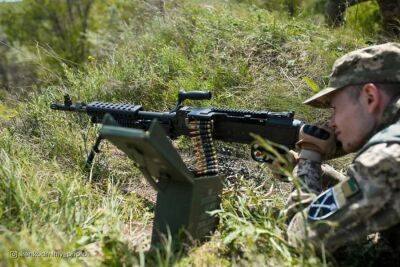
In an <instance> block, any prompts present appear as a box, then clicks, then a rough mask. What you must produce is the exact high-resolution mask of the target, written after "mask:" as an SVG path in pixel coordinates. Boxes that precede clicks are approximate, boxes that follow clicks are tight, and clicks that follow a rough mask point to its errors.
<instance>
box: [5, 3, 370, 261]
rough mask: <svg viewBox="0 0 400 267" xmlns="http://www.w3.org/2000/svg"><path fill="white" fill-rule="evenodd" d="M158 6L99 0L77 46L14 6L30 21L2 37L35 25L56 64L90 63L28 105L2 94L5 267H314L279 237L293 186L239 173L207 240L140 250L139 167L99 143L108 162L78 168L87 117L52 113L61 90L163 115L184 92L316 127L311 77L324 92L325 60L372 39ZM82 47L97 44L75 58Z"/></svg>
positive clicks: (145, 232)
mask: <svg viewBox="0 0 400 267" xmlns="http://www.w3.org/2000/svg"><path fill="white" fill-rule="evenodd" d="M28 2H29V1H28ZM28 2H26V3H28ZM42 2H43V3H44V4H46V5H48V6H52V8H53V9H54V8H56V7H57V10H54V12H53V13H52V14H55V15H57V16H59V17H57V18H59V19H60V20H63V19H66V18H67V17H65V16H68V15H67V13H68V12H67V13H59V12H61V11H62V10H63V8H65V7H66V6H65V3H66V2H57V3H56V2H54V3H53V1H51V2H50V1H42ZM42 2H40V3H42ZM69 2H71V1H69ZM29 3H39V1H30V2H29ZM73 3H74V4H76V5H78V3H79V4H82V3H89V2H86V1H83V2H80V1H77V2H75V1H74V2H73ZM160 3H161V2H157V1H155V2H154V3H153V2H152V3H148V2H146V3H144V2H142V1H132V2H131V1H123V0H115V1H111V0H110V1H109V2H108V1H107V4H104V5H100V4H99V2H96V4H95V5H94V6H93V9H92V11H93V13H91V14H92V16H89V19H88V28H87V32H88V35H87V36H86V37H85V36H82V35H81V34H77V32H80V33H81V32H82V31H81V30H79V22H82V20H80V19H78V18H80V17H79V15H77V16H78V18H77V20H75V22H76V24H74V23H72V24H71V25H63V26H65V27H66V28H63V29H65V30H66V34H67V35H68V36H70V37H71V38H72V40H74V42H71V43H69V44H63V43H61V42H60V40H58V39H57V40H55V39H54V38H56V37H54V36H49V35H50V33H51V32H52V31H51V30H50V29H51V27H52V26H51V25H52V24H51V21H52V18H50V17H49V14H47V15H44V16H43V18H42V17H41V16H39V17H35V16H34V14H41V13H40V12H46V10H44V9H43V8H41V7H39V6H37V5H33V6H32V7H31V8H32V9H29V8H30V7H28V6H27V5H25V4H24V5H22V6H21V9H20V12H26V13H24V14H28V15H29V16H28V15H27V16H26V17H25V16H24V17H18V16H17V17H16V19H15V21H6V22H4V23H6V24H4V25H9V26H7V27H9V28H8V30H9V31H11V29H19V28H18V27H17V26H16V25H22V23H23V21H25V20H26V23H28V24H29V23H30V26H29V27H27V29H31V30H32V32H33V33H32V34H33V35H32V36H35V38H37V39H40V38H43V40H42V42H43V44H45V43H47V44H49V45H51V46H52V51H57V54H58V55H59V56H56V57H55V58H57V60H56V59H54V60H55V61H56V62H64V63H65V62H66V63H68V60H67V61H65V60H64V59H69V60H71V61H77V62H83V61H84V59H82V58H80V57H79V56H78V57H76V58H75V56H76V55H78V54H79V53H81V52H82V51H85V55H84V56H82V57H84V58H86V57H87V56H89V55H90V60H89V61H88V62H86V63H82V66H81V68H78V69H77V68H75V67H74V64H71V65H69V66H68V65H65V64H61V65H60V66H62V67H61V68H60V71H61V73H62V76H63V78H62V79H58V80H57V83H54V84H52V85H51V86H47V87H43V88H40V89H36V88H34V89H33V91H32V92H31V93H30V94H28V95H26V96H25V97H24V98H19V96H18V98H17V97H14V98H13V97H10V96H9V95H8V94H4V95H1V98H0V99H1V101H2V102H1V104H0V148H1V152H0V215H1V216H0V224H1V228H0V244H1V246H0V253H1V255H2V256H1V257H0V258H1V259H2V260H1V261H2V262H1V263H3V261H4V262H5V265H28V266H38V265H48V266H53V265H89V266H91V265H101V264H103V265H143V264H147V265H165V266H166V265H178V266H179V265H181V266H185V265H188V264H191V265H195V266H204V265H210V266H228V265H232V264H238V265H249V264H250V265H251V264H253V265H268V264H270V265H273V264H275V265H289V266H293V265H320V264H321V260H319V259H318V258H317V257H316V256H315V255H314V254H313V253H311V252H307V253H304V252H303V251H298V250H297V249H295V248H293V247H291V246H289V245H288V244H287V243H286V241H285V240H284V233H285V225H284V218H283V217H282V216H280V215H279V214H278V210H279V209H282V207H283V202H284V199H285V197H286V195H287V191H288V189H287V188H286V191H285V190H282V191H281V190H277V187H280V188H285V185H283V184H281V183H278V182H277V183H276V184H275V185H274V186H275V187H273V188H272V189H271V190H266V189H265V187H264V186H261V185H260V184H257V182H251V181H247V180H246V177H241V178H239V179H238V181H237V186H236V187H227V189H226V191H225V192H224V197H223V205H222V207H221V209H220V210H219V211H218V213H217V214H216V216H218V217H219V219H220V221H221V224H220V226H219V229H218V232H217V233H216V234H215V235H213V237H212V238H211V240H210V241H209V242H207V243H206V244H203V245H193V246H190V247H187V246H183V245H182V244H179V245H180V246H178V250H177V251H176V250H175V247H173V246H172V244H170V243H168V242H167V243H166V245H165V246H164V247H163V248H161V249H160V250H159V251H158V252H154V253H152V252H149V253H143V252H142V253H140V252H135V250H138V251H140V250H141V249H143V247H146V245H147V244H148V243H149V234H150V233H149V225H150V224H151V220H152V216H153V215H152V211H153V209H154V203H152V202H151V201H149V200H148V199H147V198H146V197H143V196H142V195H140V194H139V193H138V192H137V191H135V190H133V191H132V188H134V189H136V188H137V185H139V184H140V183H141V181H140V177H141V175H140V173H139V171H138V170H137V169H136V168H135V166H134V164H132V163H131V161H129V160H128V159H127V158H126V157H125V156H124V155H121V153H119V152H118V151H117V150H116V149H115V147H113V146H111V145H110V144H108V143H104V145H102V147H101V150H102V152H103V153H102V154H100V155H99V156H98V157H97V158H96V162H95V166H94V167H93V169H92V170H91V171H90V172H88V171H87V170H85V169H84V160H85V156H86V153H87V151H88V149H89V145H90V144H92V142H93V140H94V137H95V133H96V130H97V129H96V128H94V127H88V126H87V125H88V119H87V118H85V117H83V116H73V115H71V114H64V113H61V112H51V111H50V109H49V105H50V103H51V102H53V101H60V100H61V99H62V96H63V94H64V93H69V94H71V96H72V97H73V99H74V100H78V99H79V100H80V101H84V102H88V101H92V100H95V99H100V100H102V101H119V102H132V103H135V104H141V105H143V106H144V108H145V109H152V110H167V109H169V108H171V107H172V106H173V104H174V102H175V98H176V93H177V92H178V90H180V89H186V90H211V91H212V92H213V99H212V100H211V101H205V102H202V103H195V102H188V104H191V105H215V106H228V107H236V108H240V107H242V108H249V109H268V110H276V111H278V110H279V111H282V110H295V111H296V112H297V118H299V119H303V120H307V121H313V120H316V119H320V118H321V116H323V115H324V113H320V112H315V110H311V109H309V108H307V107H303V106H302V105H301V102H302V101H303V100H304V99H305V98H306V97H308V96H310V95H311V94H312V92H311V91H310V90H309V88H308V87H307V84H306V83H305V82H304V80H303V79H304V77H307V79H308V81H313V83H310V82H309V84H310V85H312V87H316V86H317V87H318V88H323V87H324V86H326V82H327V75H328V73H329V71H330V67H331V65H332V63H333V61H334V60H335V59H336V58H337V57H338V56H340V55H342V54H344V53H346V52H348V51H350V50H353V49H355V48H357V47H361V46H364V45H365V43H366V42H367V41H369V42H370V41H371V38H372V37H370V36H368V39H367V38H366V37H365V35H364V34H363V32H356V31H354V30H353V29H352V28H342V29H336V30H332V29H328V28H326V27H325V26H323V25H321V24H319V23H315V20H314V18H313V17H307V16H304V17H303V16H299V17H294V18H289V17H288V15H287V14H286V12H284V13H281V12H279V11H274V12H270V11H269V10H265V9H262V8H258V7H257V6H254V5H251V4H250V5H249V4H246V3H241V4H237V3H235V2H229V3H226V2H225V1H214V2H212V3H206V4H205V3H203V2H200V1H169V2H163V3H164V4H160ZM270 3H271V4H272V3H273V1H271V2H270ZM276 3H278V1H277V2H276ZM62 5H64V6H62ZM74 10H75V9H74ZM271 10H272V7H271ZM33 11H35V12H38V13H35V12H33ZM94 11H96V12H94ZM1 12H3V10H2V11H1ZM73 14H78V13H73ZM4 16H8V15H7V14H6V15H4ZM34 18H35V19H37V21H39V22H40V23H39V25H41V26H40V27H38V29H33V26H32V25H33V23H36V22H34ZM95 18H96V19H95ZM1 19H4V17H2V18H1ZM92 20H95V21H92ZM7 23H9V24H7ZM42 24H43V25H44V26H43V25H42ZM96 25H97V26H96ZM99 25H105V26H104V27H100V26H99ZM13 27H14V28H13ZM68 27H71V28H68ZM20 31H21V32H18V33H14V32H10V33H9V34H10V35H11V36H14V37H13V38H14V39H12V40H13V42H14V41H15V42H21V43H22V42H26V45H27V46H30V48H31V49H33V48H34V47H35V46H31V44H30V43H29V42H30V41H31V40H32V38H31V39H30V38H29V34H28V32H27V31H25V30H24V29H21V30H20ZM13 34H14V35H13ZM57 38H58V37H57ZM86 41H88V42H90V44H92V45H93V46H92V47H91V46H90V45H87V44H86V46H85V49H83V50H80V49H76V51H74V49H72V47H78V46H79V45H78V44H79V43H80V42H86ZM372 41H373V42H376V40H374V39H372ZM75 45H76V46H75ZM42 46H44V45H42ZM69 46H71V47H69ZM70 48H71V50H69V49H70ZM64 49H65V51H64ZM90 50H91V51H90ZM88 51H90V53H89V52H88ZM75 52H76V53H77V54H76V55H75V54H74V53H75ZM63 53H66V54H63ZM68 53H71V54H68ZM82 53H83V52H82ZM68 55H70V56H71V57H70V58H69V56H68ZM61 58H62V59H61ZM58 59H60V60H61V61H58ZM81 59H82V61H80V60H81ZM37 62H39V63H41V64H42V66H46V65H45V64H43V63H42V61H37ZM57 64H58V63H57ZM53 81H54V80H53ZM266 184H268V187H269V186H270V184H269V183H266ZM273 189H274V190H273ZM143 236H145V238H143V239H139V237H143ZM138 243H139V244H138ZM11 250H18V251H22V250H31V251H33V250H40V251H43V250H46V251H53V250H57V251H75V250H83V251H84V252H87V253H88V254H89V255H90V256H89V257H80V258H73V259H64V258H63V259H60V258H26V257H21V258H18V259H12V258H10V257H9V251H11Z"/></svg>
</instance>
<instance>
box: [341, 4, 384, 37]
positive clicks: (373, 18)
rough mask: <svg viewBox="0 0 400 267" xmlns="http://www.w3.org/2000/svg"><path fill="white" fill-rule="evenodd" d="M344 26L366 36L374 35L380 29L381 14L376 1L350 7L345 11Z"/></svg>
mask: <svg viewBox="0 0 400 267" xmlns="http://www.w3.org/2000/svg"><path fill="white" fill-rule="evenodd" d="M345 19H346V26H347V27H351V28H353V29H354V30H356V31H360V32H362V33H363V34H365V35H367V36H374V35H376V34H377V33H378V31H379V30H380V29H381V15H380V13H379V6H378V4H377V2H376V1H368V2H364V3H361V4H357V5H355V6H352V7H350V8H349V9H348V10H347V11H346V17H345Z"/></svg>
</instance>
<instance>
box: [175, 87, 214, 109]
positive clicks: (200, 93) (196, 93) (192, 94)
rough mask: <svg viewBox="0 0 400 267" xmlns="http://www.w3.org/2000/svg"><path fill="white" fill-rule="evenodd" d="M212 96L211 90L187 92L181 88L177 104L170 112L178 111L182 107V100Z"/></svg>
mask: <svg viewBox="0 0 400 267" xmlns="http://www.w3.org/2000/svg"><path fill="white" fill-rule="evenodd" d="M211 97H212V95H211V92H203V91H190V92H185V91H184V90H180V91H179V93H178V101H177V102H176V106H175V108H174V109H172V110H171V111H170V112H175V111H177V110H178V109H179V108H180V107H182V102H183V101H185V100H186V99H189V100H210V99H211Z"/></svg>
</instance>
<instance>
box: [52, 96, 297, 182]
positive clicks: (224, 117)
mask: <svg viewBox="0 0 400 267" xmlns="http://www.w3.org/2000/svg"><path fill="white" fill-rule="evenodd" d="M187 99H190V100H207V99H211V92H201V91H192V92H184V91H180V92H179V93H178V101H177V103H176V105H175V107H174V108H173V109H172V110H170V111H168V112H153V111H144V110H143V108H142V106H141V105H133V104H114V103H104V102H97V101H95V102H91V103H88V104H86V103H79V102H78V103H75V104H74V103H72V101H71V98H70V96H69V95H65V96H64V104H59V103H53V104H51V109H53V110H62V111H72V112H78V113H86V114H87V115H89V116H90V118H91V121H92V122H93V123H102V122H103V120H104V116H105V115H106V114H110V115H111V116H112V117H113V119H114V120H115V121H116V122H117V123H118V125H120V126H122V127H128V128H135V129H142V130H148V129H149V128H150V125H151V123H152V121H153V120H154V119H157V121H158V122H159V123H160V125H161V127H162V128H163V129H164V131H165V133H166V135H167V136H168V137H169V138H171V139H176V138H177V137H179V136H182V135H185V136H189V137H190V138H191V140H192V142H193V145H194V150H195V155H196V159H197V165H196V169H195V173H196V174H197V175H204V174H213V173H217V172H218V164H217V162H216V154H215V149H214V146H213V140H220V141H223V142H234V143H242V144H251V143H252V142H253V138H252V137H251V135H250V133H253V134H256V135H259V136H261V137H263V138H265V139H267V140H269V141H272V142H273V143H276V144H279V145H282V146H284V147H287V148H289V149H293V148H294V147H295V144H296V142H297V141H298V133H299V129H300V127H301V125H302V124H303V122H301V121H299V120H296V119H294V112H271V111H252V110H241V109H228V108H215V107H207V108H202V107H189V106H183V105H182V104H183V102H184V101H185V100H187ZM100 141H101V136H99V138H98V139H97V140H96V142H95V145H94V146H93V149H92V150H91V152H90V154H89V156H88V159H87V164H88V165H90V164H91V163H92V160H93V157H94V155H95V153H97V152H98V148H99V145H100ZM251 156H252V158H253V159H254V160H256V161H260V162H265V161H268V160H269V158H268V155H267V154H266V153H265V151H263V150H262V148H261V147H258V146H252V147H251Z"/></svg>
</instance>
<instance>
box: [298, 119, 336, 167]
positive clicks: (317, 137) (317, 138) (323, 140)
mask: <svg viewBox="0 0 400 267" xmlns="http://www.w3.org/2000/svg"><path fill="white" fill-rule="evenodd" d="M296 146H297V147H298V148H299V149H300V155H299V158H303V159H309V160H312V161H321V160H322V159H328V158H332V157H333V155H335V153H336V138H335V135H334V133H333V130H332V129H330V128H329V127H327V126H315V125H310V124H305V125H303V126H302V127H301V129H300V134H299V141H298V142H297V143H296Z"/></svg>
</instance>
